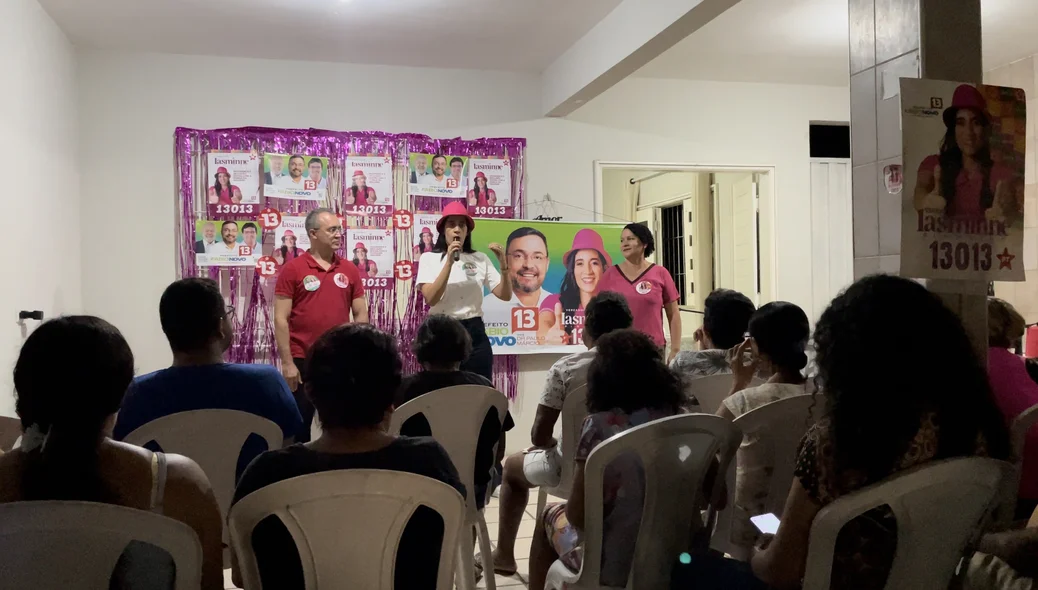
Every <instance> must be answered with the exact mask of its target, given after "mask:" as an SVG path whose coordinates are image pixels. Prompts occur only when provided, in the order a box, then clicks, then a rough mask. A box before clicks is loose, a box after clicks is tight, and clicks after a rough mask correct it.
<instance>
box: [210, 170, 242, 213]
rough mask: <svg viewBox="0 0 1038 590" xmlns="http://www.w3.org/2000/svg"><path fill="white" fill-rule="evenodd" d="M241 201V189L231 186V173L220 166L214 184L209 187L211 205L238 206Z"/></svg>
mask: <svg viewBox="0 0 1038 590" xmlns="http://www.w3.org/2000/svg"><path fill="white" fill-rule="evenodd" d="M241 201H242V195H241V189H240V188H238V186H237V185H234V184H231V173H230V172H229V171H228V170H227V168H224V167H223V166H220V167H219V168H217V169H216V173H215V174H213V184H212V185H211V186H210V187H209V204H210V205H215V204H221V205H237V204H238V203H241Z"/></svg>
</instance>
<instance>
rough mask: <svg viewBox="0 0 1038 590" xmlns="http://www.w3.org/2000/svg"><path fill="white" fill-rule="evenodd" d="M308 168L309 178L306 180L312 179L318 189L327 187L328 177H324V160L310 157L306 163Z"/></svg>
mask: <svg viewBox="0 0 1038 590" xmlns="http://www.w3.org/2000/svg"><path fill="white" fill-rule="evenodd" d="M307 167H308V168H309V169H310V178H309V179H308V180H312V181H314V184H316V185H317V188H318V189H325V188H328V179H327V178H324V174H323V173H324V162H322V161H321V159H320V158H310V162H309V163H308V164H307Z"/></svg>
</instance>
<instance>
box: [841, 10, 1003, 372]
mask: <svg viewBox="0 0 1038 590" xmlns="http://www.w3.org/2000/svg"><path fill="white" fill-rule="evenodd" d="M949 4H950V3H949V2H948V1H947V0H848V8H849V15H850V39H849V42H850V73H851V164H852V166H853V169H852V176H851V183H852V203H853V228H854V276H855V278H856V279H857V278H860V277H863V276H865V275H868V274H872V273H877V272H890V273H894V272H897V271H898V268H899V266H900V261H901V258H900V253H901V198H902V195H901V194H897V195H892V194H889V193H888V192H887V190H886V188H885V186H884V180H883V169H884V167H885V166H887V165H889V164H901V163H902V162H901V114H900V104H901V103H900V97H899V96H898V92H897V89H896V86H897V84H898V79H899V78H912V77H924V78H930V79H938V80H955V81H962V82H976V83H979V82H981V80H982V77H983V62H982V58H981V34H980V0H955V2H954V3H952V4H954V9H952V7H951V6H949ZM904 190H908V189H907V188H906V189H904ZM927 286H928V287H929V288H930V289H932V290H934V291H936V292H938V293H940V294H941V297H942V298H943V299H944V300H945V302H946V303H947V304H948V305H949V307H951V308H952V309H954V310H955V311H956V312H957V313H959V315H960V316H961V317H962V318H963V323H964V324H965V325H966V329H967V331H968V332H969V333H970V336H971V338H973V340H974V344H975V346H976V347H977V350H978V352H983V353H984V354H985V357H986V349H987V313H986V311H985V310H986V308H985V296H986V294H987V284H986V283H983V282H967V281H930V282H928V284H927Z"/></svg>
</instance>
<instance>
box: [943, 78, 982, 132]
mask: <svg viewBox="0 0 1038 590" xmlns="http://www.w3.org/2000/svg"><path fill="white" fill-rule="evenodd" d="M959 109H971V110H974V111H976V112H977V113H979V114H980V115H981V116H982V117H984V120H985V121H987V120H988V118H989V116H988V101H987V100H985V99H984V95H983V94H981V93H980V91H979V90H977V88H976V86H972V85H970V84H960V85H959V87H958V88H956V89H955V94H953V95H952V103H951V106H950V107H948V108H946V109H944V124H945V125H946V126H948V127H951V126H952V125H953V124H954V123H955V115H956V113H958V112H959Z"/></svg>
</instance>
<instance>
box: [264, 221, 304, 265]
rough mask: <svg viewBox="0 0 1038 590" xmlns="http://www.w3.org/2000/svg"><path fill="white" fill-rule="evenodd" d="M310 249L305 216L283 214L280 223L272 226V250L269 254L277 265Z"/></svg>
mask: <svg viewBox="0 0 1038 590" xmlns="http://www.w3.org/2000/svg"><path fill="white" fill-rule="evenodd" d="M309 249H310V236H309V235H308V234H307V233H306V217H301V216H300V217H297V216H284V217H282V218H281V225H278V226H277V227H276V228H274V251H273V253H271V256H272V257H273V258H274V260H275V261H276V262H277V263H278V266H281V265H284V264H285V263H286V262H289V261H291V260H294V259H296V258H299V257H300V256H302V255H303V253H304V252H306V251H307V250H309Z"/></svg>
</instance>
